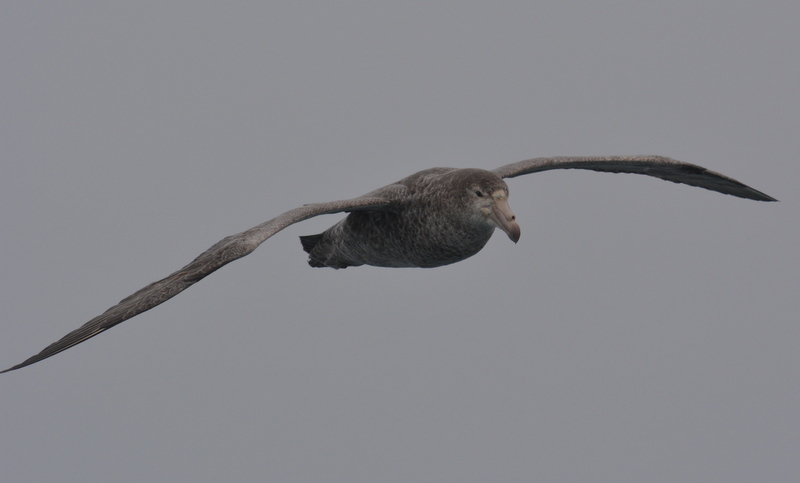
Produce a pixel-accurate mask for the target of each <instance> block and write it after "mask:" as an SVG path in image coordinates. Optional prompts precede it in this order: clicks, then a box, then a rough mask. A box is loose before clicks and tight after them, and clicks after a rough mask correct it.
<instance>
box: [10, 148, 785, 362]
mask: <svg viewBox="0 0 800 483" xmlns="http://www.w3.org/2000/svg"><path fill="white" fill-rule="evenodd" d="M552 169H584V170H593V171H599V172H608V173H633V174H643V175H647V176H653V177H656V178H661V179H664V180H667V181H672V182H675V183H683V184H687V185H690V186H697V187H700V188H705V189H708V190H712V191H717V192H720V193H724V194H728V195H733V196H737V197H740V198H746V199H751V200H757V201H777V200H776V199H775V198H773V197H771V196H769V195H767V194H764V193H762V192H760V191H758V190H755V189H753V188H751V187H749V186H747V185H745V184H743V183H740V182H739V181H736V180H735V179H733V178H730V177H727V176H725V175H723V174H720V173H716V172H714V171H710V170H708V169H706V168H704V167H702V166H698V165H695V164H690V163H686V162H683V161H677V160H674V159H671V158H668V157H664V156H651V155H644V156H555V157H543V158H533V159H528V160H525V161H519V162H516V163H511V164H507V165H504V166H501V167H499V168H496V169H494V170H491V171H489V170H483V169H474V168H465V169H459V168H431V169H426V170H423V171H420V172H418V173H415V174H412V175H411V176H408V177H406V178H403V179H401V180H399V181H397V182H395V183H392V184H390V185H387V186H384V187H383V188H379V189H376V190H374V191H370V192H369V193H366V194H364V195H362V196H359V197H356V198H351V199H345V200H339V201H330V202H323V203H313V204H307V205H303V206H300V207H297V208H294V209H291V210H289V211H287V212H285V213H283V214H281V215H278V216H277V217H275V218H272V219H270V220H268V221H265V222H264V223H261V224H259V225H256V226H254V227H252V228H250V229H248V230H245V231H242V232H240V233H237V234H235V235H231V236H227V237H225V238H223V239H222V240H220V241H218V242H217V243H215V244H214V245H212V246H211V247H210V248H209V249H208V250H206V251H204V252H203V253H201V254H200V255H199V256H197V257H196V258H195V259H194V260H192V261H191V262H190V263H189V264H187V265H186V266H184V267H183V268H181V269H179V270H177V271H175V272H173V273H171V274H170V275H168V276H166V277H164V278H163V279H161V280H158V281H156V282H153V283H151V284H149V285H147V286H145V287H143V288H142V289H140V290H138V291H136V292H134V293H133V294H131V295H129V296H128V297H125V298H124V299H122V300H121V301H120V302H119V303H118V304H117V305H114V306H113V307H111V308H109V309H108V310H106V311H105V312H103V313H102V314H100V315H98V316H97V317H95V318H93V319H91V320H90V321H88V322H86V323H85V324H84V325H82V326H81V327H79V328H78V329H75V330H73V331H72V332H70V333H69V334H67V335H65V336H64V337H63V338H61V339H59V340H58V341H56V342H54V343H52V344H50V345H49V346H47V347H45V348H44V349H43V350H42V351H41V352H39V353H38V354H36V355H34V356H32V357H30V358H28V359H27V360H25V361H23V362H21V363H20V364H17V365H15V366H13V367H10V368H8V369H6V370H4V371H0V373H5V372H9V371H14V370H17V369H20V368H23V367H26V366H29V365H31V364H34V363H37V362H40V361H42V360H44V359H47V358H49V357H52V356H54V355H56V354H58V353H60V352H62V351H65V350H67V349H69V348H71V347H73V346H75V345H77V344H80V343H81V342H84V341H85V340H87V339H89V338H91V337H94V336H96V335H98V334H100V333H102V332H104V331H106V330H108V329H110V328H112V327H114V326H115V325H117V324H119V323H121V322H124V321H125V320H128V319H130V318H131V317H134V316H136V315H139V314H141V313H142V312H145V311H147V310H150V309H152V308H153V307H155V306H157V305H160V304H162V303H164V302H166V301H167V300H169V299H171V298H172V297H174V296H176V295H178V294H179V293H181V292H183V291H184V290H186V289H187V288H189V287H191V286H192V285H194V284H195V283H197V282H199V281H200V280H202V279H203V278H205V277H207V276H208V275H210V274H212V273H213V272H215V271H216V270H218V269H220V268H222V267H223V266H225V265H227V264H228V263H231V262H232V261H234V260H237V259H239V258H242V257H244V256H245V255H248V254H250V253H252V252H253V251H254V250H255V249H256V248H258V246H259V245H261V244H262V243H264V242H265V241H266V240H267V239H268V238H270V237H271V236H273V235H275V234H276V233H278V232H279V231H281V230H283V229H284V228H286V227H288V226H290V225H293V224H295V223H298V222H301V221H303V220H307V219H309V218H312V217H315V216H319V215H325V214H333V213H342V212H344V213H347V216H346V217H345V218H343V219H342V220H341V221H339V222H338V223H336V224H334V225H333V226H331V227H330V228H328V229H327V230H325V231H324V232H322V233H319V234H317V235H308V236H301V237H300V241H301V244H302V248H303V250H304V251H306V252H307V253H308V264H309V265H310V266H312V267H319V268H321V267H330V268H334V269H343V268H347V267H356V266H360V265H371V266H378V267H422V268H433V267H440V266H444V265H449V264H452V263H456V262H459V261H461V260H464V259H466V258H469V257H471V256H473V255H475V254H476V253H478V252H479V251H480V250H481V249H482V248H483V247H484V245H486V243H487V242H488V241H489V238H490V237H491V236H492V234H493V232H494V230H495V228H499V229H500V230H502V231H503V232H505V234H506V235H507V236H508V237H509V238H510V239H511V241H513V242H514V243H516V242H517V241H518V240H519V238H520V233H521V231H520V226H519V224H518V223H517V220H516V217H515V216H514V214H513V212H512V211H511V208H510V207H509V204H508V197H509V190H508V185H507V184H506V182H505V181H504V179H506V178H514V177H517V176H522V175H525V174H531V173H538V172H541V171H547V170H552Z"/></svg>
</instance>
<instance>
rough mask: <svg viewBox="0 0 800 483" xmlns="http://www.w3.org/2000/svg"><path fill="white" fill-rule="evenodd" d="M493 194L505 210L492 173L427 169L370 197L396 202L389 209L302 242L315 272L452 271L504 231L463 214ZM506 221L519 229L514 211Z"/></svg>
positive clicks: (504, 191)
mask: <svg viewBox="0 0 800 483" xmlns="http://www.w3.org/2000/svg"><path fill="white" fill-rule="evenodd" d="M478 192H479V193H481V194H482V195H483V196H481V197H479V196H477V194H476V193H478ZM492 194H496V198H501V201H500V203H503V204H504V206H507V204H505V201H504V200H505V198H507V197H508V186H507V185H506V183H505V182H504V181H503V180H502V179H501V178H500V177H498V176H497V175H496V174H494V173H492V172H491V171H485V170H482V169H456V168H432V169H426V170H424V171H420V172H419V173H415V174H413V175H411V176H409V177H407V178H403V179H401V180H400V181H398V182H396V183H393V184H391V185H389V186H386V187H384V188H381V189H378V190H375V191H372V192H371V193H369V194H368V195H369V196H381V197H385V198H387V199H389V200H393V201H394V203H393V206H392V208H391V209H385V210H371V211H354V212H352V213H350V214H349V215H347V217H346V218H344V219H343V220H341V221H340V222H338V223H336V224H335V225H333V226H332V227H330V228H329V229H327V230H326V231H325V232H323V233H320V234H319V235H311V236H304V237H300V239H301V241H302V243H303V249H305V250H306V251H307V252H308V253H309V260H308V263H309V265H311V266H312V267H331V268H346V267H349V266H359V265H372V266H377V267H423V268H432V267H440V266H442V265H449V264H451V263H455V262H459V261H461V260H464V259H465V258H468V257H471V256H472V255H475V254H476V253H478V252H479V251H480V249H481V248H483V247H484V245H486V243H487V242H488V241H489V238H491V236H492V233H493V232H494V229H495V227H497V226H501V225H499V224H498V223H497V222H494V221H491V220H492V218H491V217H486V216H483V215H481V214H480V213H479V212H476V211H468V210H464V209H460V208H461V207H463V206H468V205H470V204H472V203H475V202H480V201H481V200H485V201H486V202H487V203H489V202H491V201H492V200H491V199H490V198H492ZM508 217H511V218H512V220H511V222H512V223H513V224H514V225H516V222H513V215H511V214H510V211H509V212H508ZM516 229H517V231H519V227H518V226H517V227H516ZM517 238H518V235H517Z"/></svg>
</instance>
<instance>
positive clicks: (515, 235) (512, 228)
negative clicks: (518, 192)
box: [489, 198, 520, 243]
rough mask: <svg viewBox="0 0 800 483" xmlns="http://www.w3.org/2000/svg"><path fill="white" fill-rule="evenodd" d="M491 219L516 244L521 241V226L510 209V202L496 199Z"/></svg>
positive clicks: (490, 215)
mask: <svg viewBox="0 0 800 483" xmlns="http://www.w3.org/2000/svg"><path fill="white" fill-rule="evenodd" d="M489 217H490V218H491V219H492V221H493V222H494V224H495V225H497V226H498V228H500V229H501V230H503V231H504V232H506V235H508V237H509V238H510V239H511V241H513V242H514V243H517V241H519V236H520V228H519V224H517V222H516V217H515V216H514V213H512V212H511V208H509V206H508V201H507V200H506V199H505V198H495V200H494V204H493V205H492V211H491V213H489Z"/></svg>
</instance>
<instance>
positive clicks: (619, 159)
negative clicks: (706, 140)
mask: <svg viewBox="0 0 800 483" xmlns="http://www.w3.org/2000/svg"><path fill="white" fill-rule="evenodd" d="M550 169H591V170H593V171H605V172H608V173H634V174H645V175H648V176H654V177H656V178H661V179H665V180H667V181H672V182H674V183H683V184H688V185H691V186H698V187H700V188H705V189H708V190H712V191H718V192H720V193H725V194H727V195H733V196H738V197H739V198H748V199H751V200H758V201H777V200H776V199H775V198H773V197H772V196H769V195H767V194H764V193H762V192H760V191H758V190H756V189H753V188H751V187H749V186H747V185H746V184H744V183H740V182H739V181H736V180H735V179H733V178H729V177H728V176H725V175H724V174H720V173H715V172H714V171H710V170H708V169H706V168H704V167H702V166H698V165H696V164H690V163H684V162H683V161H677V160H675V159H670V158H667V157H664V156H556V157H551V158H533V159H528V160H525V161H519V162H517V163H511V164H507V165H505V166H501V167H499V168H497V169H495V170H492V172H493V173H494V174H496V175H497V176H500V177H501V178H514V177H516V176H521V175H523V174H529V173H537V172H539V171H547V170H550Z"/></svg>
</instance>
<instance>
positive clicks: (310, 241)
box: [300, 233, 322, 253]
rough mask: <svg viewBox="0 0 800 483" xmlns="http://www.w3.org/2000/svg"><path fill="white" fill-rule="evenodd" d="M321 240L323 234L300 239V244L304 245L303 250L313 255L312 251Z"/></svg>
mask: <svg viewBox="0 0 800 483" xmlns="http://www.w3.org/2000/svg"><path fill="white" fill-rule="evenodd" d="M320 240H322V233H319V234H317V235H306V236H301V237H300V243H302V244H303V250H305V252H306V253H311V250H313V249H314V247H316V246H317V243H319V241H320Z"/></svg>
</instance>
